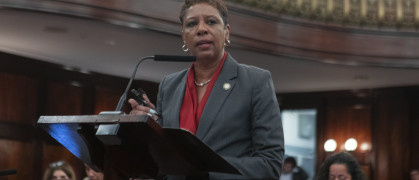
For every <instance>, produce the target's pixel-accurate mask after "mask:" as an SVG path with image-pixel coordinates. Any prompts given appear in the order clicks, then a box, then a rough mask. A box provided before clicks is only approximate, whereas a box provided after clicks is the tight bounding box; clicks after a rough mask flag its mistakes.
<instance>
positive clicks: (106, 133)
mask: <svg viewBox="0 0 419 180" xmlns="http://www.w3.org/2000/svg"><path fill="white" fill-rule="evenodd" d="M147 59H154V60H155V61H175V62H192V61H195V60H196V57H195V56H171V55H154V56H146V57H143V58H141V59H140V61H138V63H137V64H136V65H135V67H134V70H133V72H132V74H131V78H130V80H129V82H128V85H127V87H126V89H125V91H124V93H123V94H122V96H121V98H120V99H119V102H118V105H117V106H116V109H115V111H102V112H100V113H99V116H108V117H112V118H115V119H118V117H119V116H120V115H123V114H125V113H124V112H123V111H121V109H122V107H123V105H124V102H125V100H126V99H127V94H128V90H129V88H130V87H131V84H132V81H133V80H134V78H135V74H136V73H137V69H138V66H139V65H140V64H141V62H143V61H144V60H147ZM148 116H152V115H151V114H149V115H148ZM119 127H120V126H119V124H100V125H99V127H98V129H97V131H96V137H97V138H98V139H100V140H101V141H102V142H103V143H104V144H106V145H120V144H121V143H122V142H121V139H120V138H119V137H118V130H119Z"/></svg>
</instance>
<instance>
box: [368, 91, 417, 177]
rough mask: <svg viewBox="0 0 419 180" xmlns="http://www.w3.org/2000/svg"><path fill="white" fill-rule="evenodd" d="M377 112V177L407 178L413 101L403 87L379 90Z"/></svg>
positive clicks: (375, 121) (375, 137) (375, 143)
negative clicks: (411, 105)
mask: <svg viewBox="0 0 419 180" xmlns="http://www.w3.org/2000/svg"><path fill="white" fill-rule="evenodd" d="M378 96H379V98H377V100H376V102H375V103H376V104H375V107H376V108H375V112H374V122H373V123H374V126H375V128H374V139H375V142H374V146H375V147H374V151H375V153H376V164H375V166H376V171H375V172H374V176H375V178H376V179H380V180H381V179H384V180H386V179H388V180H392V179H408V170H409V162H410V160H413V161H414V159H411V158H410V157H409V147H410V145H409V143H410V142H409V139H410V138H409V135H410V133H409V128H408V127H409V120H410V118H409V114H410V104H409V101H408V97H407V96H406V93H405V91H404V90H403V89H401V90H385V91H384V90H383V91H380V92H379V93H378Z"/></svg>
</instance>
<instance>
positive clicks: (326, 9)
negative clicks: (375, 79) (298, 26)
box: [227, 0, 419, 29]
mask: <svg viewBox="0 0 419 180" xmlns="http://www.w3.org/2000/svg"><path fill="white" fill-rule="evenodd" d="M227 1H229V2H232V3H235V4H241V5H244V6H247V7H250V8H254V9H260V10H262V11H267V12H271V13H276V14H279V15H282V14H284V15H290V16H294V17H300V18H304V19H309V20H311V21H313V20H314V21H319V22H326V23H332V24H338V25H349V26H358V27H365V26H366V27H376V28H395V29H400V28H402V29H403V28H407V29H417V28H419V0H227Z"/></svg>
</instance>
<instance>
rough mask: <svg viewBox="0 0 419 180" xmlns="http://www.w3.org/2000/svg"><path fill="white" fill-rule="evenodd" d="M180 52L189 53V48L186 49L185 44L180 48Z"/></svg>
mask: <svg viewBox="0 0 419 180" xmlns="http://www.w3.org/2000/svg"><path fill="white" fill-rule="evenodd" d="M182 51H185V52H188V51H189V48H188V47H186V44H184V45H183V46H182Z"/></svg>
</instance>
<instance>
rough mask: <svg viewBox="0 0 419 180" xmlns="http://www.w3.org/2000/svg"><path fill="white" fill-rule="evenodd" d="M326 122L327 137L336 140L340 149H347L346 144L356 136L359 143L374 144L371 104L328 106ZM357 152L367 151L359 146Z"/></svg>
mask: <svg viewBox="0 0 419 180" xmlns="http://www.w3.org/2000/svg"><path fill="white" fill-rule="evenodd" d="M325 123H326V124H325V126H326V128H325V131H326V132H325V134H326V135H325V137H326V139H335V140H336V143H337V144H338V147H337V150H338V151H344V150H345V149H344V144H345V142H346V140H348V139H349V138H355V139H356V140H357V141H358V145H361V144H363V143H367V144H368V145H371V144H372V138H371V108H370V107H369V105H347V106H335V107H327V109H326V122H325ZM323 143H324V142H323ZM355 152H365V151H362V150H361V149H360V147H359V146H358V148H357V149H356V150H355Z"/></svg>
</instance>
